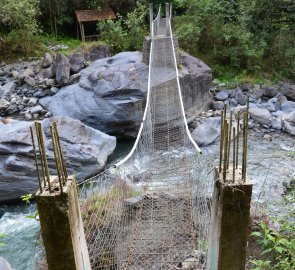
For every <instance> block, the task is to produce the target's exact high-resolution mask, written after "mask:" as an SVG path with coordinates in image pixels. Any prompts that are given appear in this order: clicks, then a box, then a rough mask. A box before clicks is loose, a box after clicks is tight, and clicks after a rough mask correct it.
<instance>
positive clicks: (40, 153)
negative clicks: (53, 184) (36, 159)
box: [35, 122, 47, 187]
mask: <svg viewBox="0 0 295 270" xmlns="http://www.w3.org/2000/svg"><path fill="white" fill-rule="evenodd" d="M35 130H36V136H37V141H38V150H39V156H40V161H41V169H42V177H43V182H44V187H46V186H47V184H46V176H45V167H44V161H43V157H44V156H43V152H42V146H41V144H42V143H41V139H40V135H39V131H38V124H37V122H35Z"/></svg>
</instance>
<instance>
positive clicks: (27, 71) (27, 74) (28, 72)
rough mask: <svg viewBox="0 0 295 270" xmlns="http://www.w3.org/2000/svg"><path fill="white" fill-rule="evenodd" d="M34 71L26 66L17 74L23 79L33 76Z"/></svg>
mask: <svg viewBox="0 0 295 270" xmlns="http://www.w3.org/2000/svg"><path fill="white" fill-rule="evenodd" d="M33 76H34V71H33V70H32V69H31V68H26V69H25V70H23V72H22V73H21V74H20V75H19V76H18V78H19V79H20V80H24V79H25V78H26V77H33Z"/></svg>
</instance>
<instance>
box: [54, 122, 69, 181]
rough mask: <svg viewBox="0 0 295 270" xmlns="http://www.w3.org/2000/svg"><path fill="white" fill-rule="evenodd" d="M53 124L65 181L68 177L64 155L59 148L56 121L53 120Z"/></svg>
mask: <svg viewBox="0 0 295 270" xmlns="http://www.w3.org/2000/svg"><path fill="white" fill-rule="evenodd" d="M53 126H54V129H55V132H56V137H57V146H58V149H59V154H60V157H61V163H62V168H63V173H64V176H65V181H67V179H68V172H67V168H66V164H65V160H64V156H63V153H62V150H61V145H60V137H59V132H58V129H57V124H56V122H53Z"/></svg>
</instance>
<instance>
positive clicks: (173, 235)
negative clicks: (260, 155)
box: [80, 6, 213, 270]
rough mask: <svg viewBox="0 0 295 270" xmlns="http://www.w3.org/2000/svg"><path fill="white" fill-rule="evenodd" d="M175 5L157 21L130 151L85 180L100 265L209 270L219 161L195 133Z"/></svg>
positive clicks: (93, 254)
mask: <svg viewBox="0 0 295 270" xmlns="http://www.w3.org/2000/svg"><path fill="white" fill-rule="evenodd" d="M168 10H169V14H168V16H167V14H166V18H161V10H160V9H159V11H158V15H157V17H156V19H155V20H153V23H152V25H151V28H152V30H151V39H152V42H151V49H150V62H149V63H150V66H149V79H148V94H147V102H146V108H145V112H144V116H143V121H142V124H141V126H140V130H139V133H138V136H137V139H136V142H135V144H134V146H133V148H132V150H131V152H130V153H129V154H128V155H127V157H126V158H125V159H123V160H122V161H121V162H119V163H117V164H116V165H115V166H114V167H112V168H109V169H108V170H106V171H105V172H103V173H101V174H99V175H97V176H95V177H93V178H91V179H88V180H86V181H84V182H83V183H82V184H80V200H81V208H82V209H81V212H82V219H83V222H84V229H85V234H86V239H87V244H88V249H89V255H90V259H91V263H92V269H93V270H98V269H99V270H100V269H101V270H102V269H119V270H127V269H128V270H133V269H134V270H152V269H154V270H158V269H163V270H164V269H167V270H168V269H182V268H181V265H182V263H183V262H185V261H186V260H187V259H191V260H192V261H193V265H194V268H192V269H205V265H206V260H205V253H206V246H207V237H208V226H209V220H210V218H209V216H210V214H209V213H210V199H211V193H212V186H213V164H212V162H211V160H210V159H209V158H208V157H205V156H203V155H201V154H200V149H199V148H198V146H197V145H196V143H195V142H194V141H193V139H192V138H191V135H190V132H189V130H188V126H187V123H186V117H185V111H184V106H183V100H182V97H181V90H180V84H179V79H178V70H177V62H176V56H175V49H174V44H173V33H172V29H171V14H172V12H171V6H169V9H168ZM167 22H168V23H167Z"/></svg>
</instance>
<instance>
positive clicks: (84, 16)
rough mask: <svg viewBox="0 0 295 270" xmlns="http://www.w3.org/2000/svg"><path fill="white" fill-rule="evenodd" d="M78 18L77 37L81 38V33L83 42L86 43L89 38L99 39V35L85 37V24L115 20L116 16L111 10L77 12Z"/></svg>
mask: <svg viewBox="0 0 295 270" xmlns="http://www.w3.org/2000/svg"><path fill="white" fill-rule="evenodd" d="M75 14H76V18H77V36H78V38H79V31H80V35H81V40H82V41H83V42H85V41H86V39H87V38H95V37H96V38H97V37H99V35H97V34H96V35H85V29H84V24H85V23H90V22H98V21H102V20H108V19H115V18H116V15H115V13H114V11H113V10H112V9H111V8H108V9H103V10H98V9H91V10H75Z"/></svg>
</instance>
